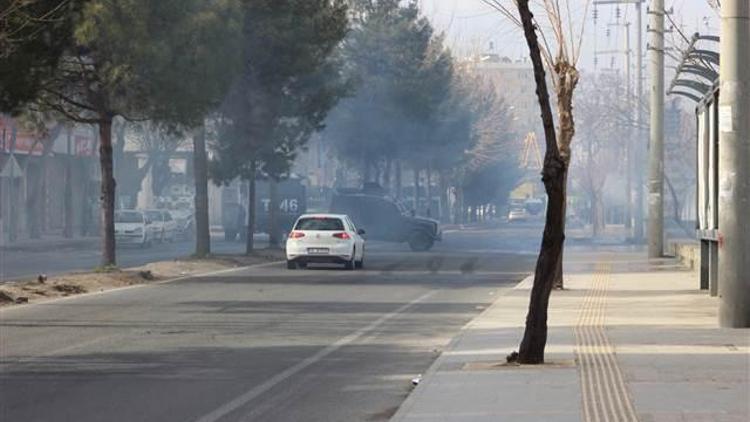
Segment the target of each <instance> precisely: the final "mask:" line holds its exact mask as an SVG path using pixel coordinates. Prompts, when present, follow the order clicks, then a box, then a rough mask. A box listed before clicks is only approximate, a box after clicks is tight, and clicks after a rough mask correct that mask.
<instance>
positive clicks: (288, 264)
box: [286, 261, 297, 270]
mask: <svg viewBox="0 0 750 422" xmlns="http://www.w3.org/2000/svg"><path fill="white" fill-rule="evenodd" d="M286 269H287V270H296V269H297V264H296V263H295V262H294V261H286Z"/></svg>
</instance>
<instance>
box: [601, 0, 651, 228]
mask: <svg viewBox="0 0 750 422" xmlns="http://www.w3.org/2000/svg"><path fill="white" fill-rule="evenodd" d="M644 1H645V0H595V1H594V5H595V6H596V5H612V4H634V5H635V16H636V27H637V28H636V29H637V31H636V48H635V68H636V84H635V85H636V89H635V137H634V139H633V144H632V147H633V172H634V173H635V177H634V180H633V183H634V184H635V189H634V190H635V201H634V202H635V206H634V209H633V211H634V212H633V214H634V215H633V217H634V227H633V241H634V242H636V243H641V242H643V173H644V170H645V169H644V168H643V167H642V163H643V161H644V139H643V129H642V128H643V109H642V105H643V11H642V3H643V2H644ZM662 9H663V8H662Z"/></svg>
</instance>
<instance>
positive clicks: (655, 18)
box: [648, 0, 664, 258]
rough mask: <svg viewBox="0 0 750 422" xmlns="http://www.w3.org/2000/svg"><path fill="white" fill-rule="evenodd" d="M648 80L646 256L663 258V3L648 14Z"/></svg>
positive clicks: (657, 3) (656, 3)
mask: <svg viewBox="0 0 750 422" xmlns="http://www.w3.org/2000/svg"><path fill="white" fill-rule="evenodd" d="M648 13H649V15H651V16H650V19H649V21H650V25H649V32H650V33H651V37H650V39H651V42H650V43H649V44H650V45H649V63H650V67H649V73H650V76H651V137H650V143H649V157H648V158H649V159H648V164H649V165H648V167H649V172H648V174H649V180H648V256H649V257H650V258H658V257H661V256H662V255H663V254H664V0H652V1H651V8H649V11H648Z"/></svg>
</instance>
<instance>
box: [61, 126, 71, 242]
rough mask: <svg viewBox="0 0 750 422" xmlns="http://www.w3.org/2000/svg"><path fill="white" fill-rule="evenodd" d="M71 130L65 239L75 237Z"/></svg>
mask: <svg viewBox="0 0 750 422" xmlns="http://www.w3.org/2000/svg"><path fill="white" fill-rule="evenodd" d="M71 131H72V129H71V128H68V129H67V139H66V144H67V145H66V149H67V155H66V156H65V195H64V197H63V208H64V209H63V218H64V220H63V237H66V238H70V237H73V150H72V147H71V135H72V134H71Z"/></svg>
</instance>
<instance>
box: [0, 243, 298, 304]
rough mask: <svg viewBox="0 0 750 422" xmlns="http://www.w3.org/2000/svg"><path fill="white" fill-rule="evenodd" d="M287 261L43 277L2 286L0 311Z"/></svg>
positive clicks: (183, 262) (278, 254)
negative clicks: (15, 306) (30, 304)
mask: <svg viewBox="0 0 750 422" xmlns="http://www.w3.org/2000/svg"><path fill="white" fill-rule="evenodd" d="M283 258H284V252H283V251H282V250H261V251H258V252H257V253H256V254H253V255H216V256H212V257H210V258H207V259H191V258H185V259H176V260H170V261H158V262H152V263H149V264H146V265H143V266H140V267H133V268H126V269H111V270H94V271H90V272H78V273H70V274H63V275H59V276H54V277H49V278H47V277H46V276H44V275H42V274H40V275H39V276H38V277H37V278H36V279H26V280H17V281H12V282H7V283H4V284H2V285H0V308H2V307H10V306H13V305H22V304H29V303H40V302H47V301H50V300H54V299H60V298H64V297H71V296H77V295H81V294H88V293H101V292H105V291H109V290H113V289H121V288H124V287H132V286H138V285H145V284H155V283H164V282H170V281H176V280H180V279H184V278H189V277H199V276H204V275H211V274H216V273H221V272H225V271H234V270H240V269H242V268H247V267H252V266H258V265H266V264H271V263H275V262H280V261H281V260H283Z"/></svg>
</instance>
